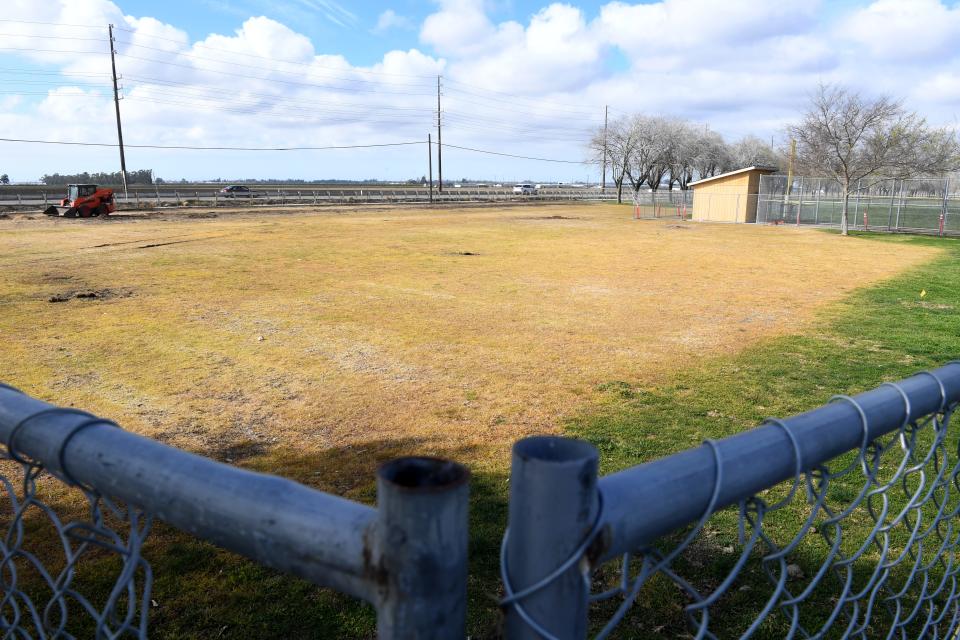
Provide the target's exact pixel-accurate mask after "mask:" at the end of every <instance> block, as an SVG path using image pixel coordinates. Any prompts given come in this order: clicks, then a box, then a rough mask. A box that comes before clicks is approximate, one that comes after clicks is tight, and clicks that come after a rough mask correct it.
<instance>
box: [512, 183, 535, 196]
mask: <svg viewBox="0 0 960 640" xmlns="http://www.w3.org/2000/svg"><path fill="white" fill-rule="evenodd" d="M513 192H514V193H516V194H519V195H521V196H532V195H533V194H534V193H536V192H537V190H536V189H535V188H534V186H533V185H532V184H515V185H513Z"/></svg>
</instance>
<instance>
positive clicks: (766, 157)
mask: <svg viewBox="0 0 960 640" xmlns="http://www.w3.org/2000/svg"><path fill="white" fill-rule="evenodd" d="M730 165H731V166H730V168H731V169H743V168H744V167H753V166H764V167H777V168H780V167H781V165H782V159H781V157H780V155H779V154H778V153H777V152H776V151H775V150H774V148H773V147H772V146H770V145H769V144H768V143H766V142H764V141H763V140H761V139H760V138H758V137H756V136H751V135H747V136H744V137H743V138H741V139H740V140H739V141H738V142H737V143H736V144H734V145H733V146H731V147H730Z"/></svg>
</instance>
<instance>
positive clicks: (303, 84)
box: [117, 52, 433, 97]
mask: <svg viewBox="0 0 960 640" xmlns="http://www.w3.org/2000/svg"><path fill="white" fill-rule="evenodd" d="M117 55H119V56H121V57H123V58H128V59H130V60H141V61H143V62H154V63H157V64H163V65H167V66H171V67H182V68H184V69H192V70H193V71H203V72H206V73H212V74H215V75H222V76H232V77H236V78H243V79H244V80H262V81H264V82H276V83H280V84H286V85H291V86H300V87H313V88H317V89H325V90H327V91H352V92H354V93H383V94H390V95H397V96H421V97H424V96H432V95H433V94H430V93H409V92H404V91H383V90H382V89H379V90H378V89H357V88H355V87H338V86H331V85H324V84H316V83H310V82H294V81H292V80H281V79H279V78H264V77H262V76H251V75H248V74H246V73H231V72H230V71H220V70H218V69H204V68H202V67H196V66H192V65H189V64H179V63H176V62H166V61H164V60H155V59H153V58H142V57H140V56H131V55H130V54H127V53H122V52H121V53H118V54H117ZM281 73H282V72H281Z"/></svg>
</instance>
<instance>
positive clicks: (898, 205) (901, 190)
mask: <svg viewBox="0 0 960 640" xmlns="http://www.w3.org/2000/svg"><path fill="white" fill-rule="evenodd" d="M905 185H906V180H901V181H900V197H899V198H898V199H897V226H896V227H895V228H896V229H900V208H901V207H902V206H903V189H904V186H905Z"/></svg>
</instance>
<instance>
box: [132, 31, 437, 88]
mask: <svg viewBox="0 0 960 640" xmlns="http://www.w3.org/2000/svg"><path fill="white" fill-rule="evenodd" d="M114 31H126V32H127V33H133V34H136V35H137V37H146V38H151V39H156V40H165V41H167V42H175V43H177V44H180V45H182V44H183V41H181V40H176V39H174V38H164V37H161V36H155V35H151V34H147V33H141V32H139V31H134V30H133V29H125V28H122V27H115V28H114ZM118 42H119V41H118ZM137 46H143V47H146V45H137ZM190 46H191V47H200V48H202V49H207V50H208V51H218V52H220V53H229V54H230V55H236V56H243V57H245V58H256V59H258V60H267V61H270V62H279V63H282V64H293V65H300V66H308V67H313V68H317V67H319V68H323V69H331V70H334V71H339V70H340V69H339V68H338V67H327V66H323V65H318V64H317V63H316V62H303V61H296V60H284V59H282V58H269V57H267V56H258V55H256V54H254V53H244V52H241V51H231V50H230V49H221V48H219V47H211V46H209V45H206V44H203V43H202V42H195V43H193V44H192V45H190ZM163 51H166V49H163ZM351 71H355V72H357V73H367V74H371V75H378V76H397V77H405V78H429V79H430V80H436V77H437V76H436V75H435V74H430V75H427V74H414V73H392V72H387V71H373V70H372V69H362V68H359V67H355V68H352V69H351Z"/></svg>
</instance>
